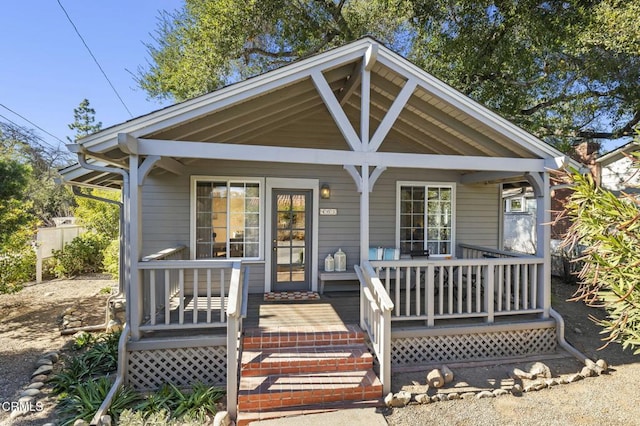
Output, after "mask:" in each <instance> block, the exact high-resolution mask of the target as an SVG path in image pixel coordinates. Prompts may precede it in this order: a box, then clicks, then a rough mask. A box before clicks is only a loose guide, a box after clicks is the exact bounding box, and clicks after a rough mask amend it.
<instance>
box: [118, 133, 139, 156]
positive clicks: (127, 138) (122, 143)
mask: <svg viewBox="0 0 640 426" xmlns="http://www.w3.org/2000/svg"><path fill="white" fill-rule="evenodd" d="M118 147H120V150H121V151H122V152H124V153H125V154H136V155H137V154H138V139H136V138H134V137H133V136H131V135H130V134H129V133H118Z"/></svg>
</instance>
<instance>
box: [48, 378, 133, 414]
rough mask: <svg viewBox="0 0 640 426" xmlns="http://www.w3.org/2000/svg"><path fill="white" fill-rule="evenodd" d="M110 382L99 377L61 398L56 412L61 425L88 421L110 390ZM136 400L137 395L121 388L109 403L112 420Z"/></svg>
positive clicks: (83, 383) (81, 384)
mask: <svg viewBox="0 0 640 426" xmlns="http://www.w3.org/2000/svg"><path fill="white" fill-rule="evenodd" d="M111 385H112V383H111V380H109V378H107V377H100V378H98V379H97V380H87V381H85V382H82V383H79V384H78V385H77V386H75V387H74V388H73V389H72V391H71V392H69V393H68V394H67V395H65V396H63V397H62V398H61V399H60V401H59V402H58V407H57V412H58V414H59V415H60V417H61V419H62V423H61V424H62V425H71V424H73V423H74V422H75V421H76V420H78V419H82V420H85V421H90V420H91V418H92V417H93V416H94V415H95V413H96V411H97V410H98V408H100V405H102V402H103V401H104V399H105V398H106V396H107V393H109V390H110V389H111ZM137 398H138V396H137V394H136V393H135V392H134V391H133V390H131V389H130V388H127V387H121V388H119V389H118V391H117V392H116V394H115V396H114V399H113V401H112V403H111V409H110V411H109V412H110V413H111V415H112V417H114V420H115V421H116V422H117V418H118V416H119V414H120V412H121V411H122V410H123V409H124V408H125V407H126V406H128V405H131V404H133V403H134V402H135V401H136V399H137Z"/></svg>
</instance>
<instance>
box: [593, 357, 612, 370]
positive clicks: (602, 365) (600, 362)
mask: <svg viewBox="0 0 640 426" xmlns="http://www.w3.org/2000/svg"><path fill="white" fill-rule="evenodd" d="M596 365H597V366H598V367H600V368H602V369H603V370H604V371H607V370H608V369H609V364H607V361H605V360H604V359H599V360H597V361H596Z"/></svg>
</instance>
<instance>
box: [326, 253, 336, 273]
mask: <svg viewBox="0 0 640 426" xmlns="http://www.w3.org/2000/svg"><path fill="white" fill-rule="evenodd" d="M334 266H335V261H334V260H333V256H331V253H329V254H328V255H327V257H325V258H324V271H325V272H333V270H334Z"/></svg>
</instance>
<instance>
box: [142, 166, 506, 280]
mask: <svg viewBox="0 0 640 426" xmlns="http://www.w3.org/2000/svg"><path fill="white" fill-rule="evenodd" d="M189 167H190V174H188V175H187V174H185V175H183V176H175V175H172V174H169V173H163V174H159V173H157V172H154V173H151V175H150V176H149V177H147V179H146V181H145V184H144V186H143V196H142V211H143V224H142V231H143V255H149V254H151V253H155V252H157V251H160V250H162V249H165V248H167V247H173V246H176V245H180V244H183V245H185V246H189V243H190V236H189V229H190V224H189V221H190V192H189V191H190V176H191V175H205V176H234V177H260V178H263V177H280V178H300V179H303V178H304V179H318V180H319V182H320V184H321V185H322V184H323V183H326V184H328V185H329V186H330V187H331V198H330V199H328V200H323V199H320V205H319V206H315V207H316V208H335V209H337V211H338V214H337V215H335V216H319V224H318V225H319V241H318V265H319V267H320V268H322V266H323V265H324V258H325V257H326V255H327V254H329V253H332V254H333V253H334V252H336V251H337V250H338V249H339V248H341V249H342V250H343V251H344V252H345V253H346V255H347V267H348V269H349V270H352V268H353V265H354V264H357V263H358V262H359V239H360V223H359V216H360V207H359V200H360V195H359V193H358V192H357V190H356V186H355V184H354V182H353V180H352V179H351V176H349V174H348V173H347V172H346V171H345V170H344V169H343V168H342V167H340V166H310V165H296V164H293V165H292V164H283V163H264V164H261V163H255V162H237V161H236V162H232V161H225V162H219V161H198V162H196V163H192V164H191V165H189ZM459 176H460V175H459V174H458V173H457V172H442V171H430V170H406V169H388V170H386V171H385V172H384V173H383V174H382V175H381V177H380V178H379V179H378V181H377V183H376V185H375V187H374V191H373V192H372V193H371V198H370V205H371V218H370V245H371V246H383V247H395V238H396V236H395V232H396V230H395V224H396V218H395V212H396V182H397V181H399V180H403V181H410V180H413V181H426V182H456V181H457V180H458V178H459ZM456 194H457V203H456V209H457V210H456V213H457V218H456V242H464V243H469V244H477V245H484V246H488V247H498V237H499V232H498V231H499V209H500V192H499V188H498V186H497V185H491V186H489V185H460V184H458V185H457V186H456ZM265 217H266V216H265ZM267 226H268V224H267ZM263 277H264V262H255V263H254V264H252V265H251V291H252V292H261V291H263V289H264V280H263Z"/></svg>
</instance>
